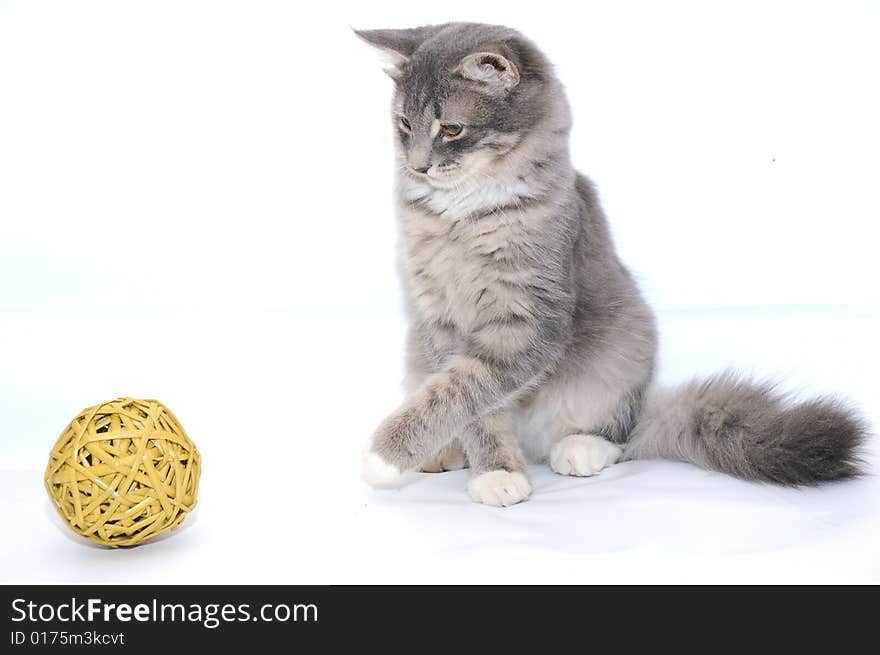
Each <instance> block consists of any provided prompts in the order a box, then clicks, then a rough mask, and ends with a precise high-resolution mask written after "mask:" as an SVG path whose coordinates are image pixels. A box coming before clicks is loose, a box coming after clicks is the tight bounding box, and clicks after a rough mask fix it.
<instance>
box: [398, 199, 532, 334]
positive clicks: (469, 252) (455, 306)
mask: <svg viewBox="0 0 880 655" xmlns="http://www.w3.org/2000/svg"><path fill="white" fill-rule="evenodd" d="M400 218H401V226H402V237H403V238H402V244H401V245H402V248H403V252H402V255H403V269H404V274H405V275H406V278H407V286H408V290H409V294H410V297H411V299H412V302H413V304H414V309H416V311H417V312H418V313H419V314H420V317H421V318H422V319H423V320H426V321H433V322H438V323H443V324H447V325H450V326H454V327H455V328H456V329H457V330H458V331H460V332H462V333H464V334H467V333H469V332H471V331H472V330H474V329H475V328H478V327H479V326H480V325H482V324H485V322H486V321H492V320H496V319H499V318H503V317H505V316H509V315H511V314H515V315H524V314H528V313H529V311H530V305H531V302H530V299H529V297H528V293H527V289H528V287H529V281H530V280H531V279H532V278H533V277H534V275H535V274H536V271H535V269H534V266H533V265H532V261H531V258H530V256H529V252H528V247H527V244H528V243H529V240H530V238H531V235H530V234H529V229H528V228H527V225H526V220H525V219H527V218H528V217H527V216H526V215H525V212H522V211H519V210H514V211H511V212H499V213H497V214H489V215H487V216H482V217H480V218H463V219H458V220H454V219H451V218H446V217H444V216H439V215H436V214H431V213H427V212H422V211H419V210H417V209H412V208H405V209H403V210H401V217H400Z"/></svg>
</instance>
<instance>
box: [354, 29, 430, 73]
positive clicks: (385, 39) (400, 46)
mask: <svg viewBox="0 0 880 655" xmlns="http://www.w3.org/2000/svg"><path fill="white" fill-rule="evenodd" d="M439 29H440V26H434V25H426V26H425V27H414V28H411V29H403V30H354V33H355V34H357V35H358V36H359V37H360V38H361V39H363V40H364V41H366V42H367V43H369V44H370V45H371V46H373V47H374V48H376V49H377V50H379V52H380V53H381V54H382V56H383V58H384V59H385V72H386V73H388V74H389V75H390V76H391V77H392V78H394V79H397V77H399V75H400V69H401V68H402V67H403V66H404V65H405V64H406V63H407V62H408V61H409V58H410V57H411V56H412V54H413V53H414V52H415V51H416V50H417V49H418V47H419V46H420V45H422V43H424V42H425V41H426V40H427V39H428V38H429V37H431V36H432V35H433V34H435V33H436V32H437V31H438V30H439Z"/></svg>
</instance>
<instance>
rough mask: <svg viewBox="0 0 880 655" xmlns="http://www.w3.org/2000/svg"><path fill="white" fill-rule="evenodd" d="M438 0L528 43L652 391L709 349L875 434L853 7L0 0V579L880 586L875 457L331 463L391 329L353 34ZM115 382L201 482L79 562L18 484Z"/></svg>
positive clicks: (390, 239) (871, 134)
mask: <svg viewBox="0 0 880 655" xmlns="http://www.w3.org/2000/svg"><path fill="white" fill-rule="evenodd" d="M446 20H477V21H485V22H501V23H505V24H508V25H511V26H513V27H517V28H519V29H521V30H522V31H524V32H525V33H526V34H527V35H529V36H530V37H532V38H533V39H534V40H535V41H536V42H537V43H538V44H540V45H541V47H543V48H544V49H545V50H546V52H547V54H548V55H549V57H550V58H551V60H553V61H554V62H555V64H556V66H557V70H558V73H559V75H560V77H561V78H562V79H563V81H564V82H565V84H566V86H567V89H568V92H569V95H570V100H571V104H572V107H573V113H574V117H575V130H574V134H573V138H572V151H573V157H574V160H575V162H576V164H577V166H578V167H579V168H580V169H581V170H582V171H584V172H586V173H587V174H589V175H590V176H591V177H592V178H593V179H594V180H595V181H596V182H597V184H598V186H599V189H600V193H601V196H602V199H603V202H604V204H605V207H606V210H607V212H608V214H609V217H610V219H611V222H612V225H613V229H614V233H615V237H616V239H617V242H618V245H619V248H620V251H621V254H622V256H623V257H624V259H625V260H626V261H627V262H628V263H629V264H630V266H631V267H632V269H633V270H634V272H636V274H637V275H638V277H639V279H640V280H641V282H642V285H643V287H644V289H645V291H646V294H647V295H648V297H649V299H650V301H651V302H652V303H653V305H654V306H655V307H656V308H657V309H658V310H659V312H660V318H661V326H662V327H663V330H664V339H663V349H662V362H663V367H662V369H661V378H662V379H663V380H664V381H670V382H672V381H677V380H681V379H684V378H686V377H687V376H689V375H691V374H694V373H700V372H706V371H711V370H714V369H717V368H719V367H722V366H725V365H728V364H733V365H736V366H739V367H742V368H745V369H746V370H750V371H754V372H755V373H757V374H760V375H775V376H779V377H781V378H783V379H784V380H786V381H787V383H788V386H790V387H795V388H801V389H804V390H805V391H807V392H815V393H825V392H839V393H842V394H844V395H846V396H848V397H850V398H851V399H852V400H853V401H855V402H856V403H858V404H860V405H861V406H862V407H863V408H864V411H865V413H866V414H867V416H868V417H869V418H870V419H871V420H872V421H873V423H872V425H876V424H877V423H876V421H877V419H878V418H880V407H878V405H877V400H876V383H875V381H874V379H873V376H872V371H876V370H877V369H878V367H880V355H878V348H877V346H876V334H877V332H878V329H880V290H878V284H877V280H878V277H880V265H878V262H877V255H876V249H877V243H878V227H877V225H878V219H880V197H878V194H877V181H878V179H880V121H878V120H877V116H880V85H878V84H877V79H878V75H880V71H878V62H880V9H878V5H877V4H876V3H874V4H872V3H868V2H835V3H821V4H820V3H801V2H791V3H781V2H760V3H749V2H731V3H696V2H695V3H677V2H665V3H647V2H646V3H632V2H602V3H598V2H585V3H574V4H573V3H570V2H556V3H555V2H542V3H540V5H539V6H536V5H535V3H532V2H529V3H526V2H522V3H518V2H511V1H509V0H508V1H505V2H495V1H492V0H485V1H483V2H480V3H474V2H456V1H451V2H444V3H442V4H441V5H437V4H436V3H427V2H426V3H414V2H384V3H363V2H359V3H356V2H352V3H343V2H336V3H333V2H325V3H318V4H310V5H308V6H306V5H303V4H302V3H292V2H284V3H281V2H278V3H268V2H247V3H245V2H239V3H225V2H204V3H199V2H180V1H177V2H156V1H154V2H150V3H128V2H80V3H61V2H57V3H55V2H52V3H49V2H8V1H6V2H4V1H2V0H0V444H2V448H0V469H2V470H4V471H5V473H3V474H2V477H0V486H2V489H3V490H4V493H3V494H2V498H3V500H2V502H3V503H4V507H3V511H4V514H7V515H10V516H12V517H13V519H14V520H13V519H10V521H9V522H8V525H14V526H16V527H15V528H14V529H12V530H11V531H10V533H9V534H8V535H6V537H5V539H4V540H3V543H2V546H0V556H2V559H0V561H2V564H0V581H3V580H7V581H11V580H15V581H20V582H56V581H57V582H62V581H68V580H76V581H85V580H94V581H107V582H113V581H118V582H125V581H137V582H149V581H153V580H163V581H169V582H173V581H179V582H189V581H192V582H197V581H202V582H212V581H213V582H223V581H237V582H290V583H296V582H310V583H321V582H359V581H372V582H386V581H387V582H392V581H394V582H418V581H434V582H442V581H459V582H464V581H468V580H473V581H489V580H492V581H505V580H509V581H581V582H589V581H599V580H602V581H611V580H627V581H636V582H639V581H656V580H689V581H707V580H725V579H726V580H733V581H737V580H744V579H751V580H756V581H760V580H787V581H792V580H794V581H798V580H869V579H872V580H878V579H880V567H878V564H877V563H876V562H875V561H874V560H876V552H877V549H878V547H880V528H878V524H880V519H878V516H880V513H878V512H877V500H878V486H877V484H876V482H875V479H874V478H868V479H867V480H864V481H861V482H856V483H853V484H850V485H837V486H834V487H829V488H823V489H819V490H808V491H791V490H779V489H772V488H767V487H760V486H755V485H747V484H745V483H741V482H737V481H733V480H729V479H727V478H724V477H723V476H715V475H713V474H708V473H705V472H700V471H696V470H695V469H692V468H691V467H687V466H685V465H680V464H671V463H654V462H639V463H633V464H626V465H622V466H619V467H614V468H613V469H611V470H609V471H607V472H606V473H603V474H602V476H600V477H598V478H595V479H592V480H564V479H561V478H558V477H555V476H551V475H549V474H548V473H546V471H543V470H540V469H535V470H534V471H533V474H534V476H535V482H536V496H535V498H534V499H533V500H532V501H530V502H529V503H527V504H526V505H523V506H522V507H518V508H513V509H510V510H506V511H501V512H499V511H496V510H492V509H489V508H483V507H475V506H471V505H470V504H469V503H468V501H467V500H466V497H465V495H464V493H463V487H464V483H465V480H466V474H465V473H463V472H460V473H454V474H448V475H444V476H431V477H429V478H427V479H425V480H423V481H421V482H420V483H419V484H417V485H414V486H413V487H410V488H407V489H404V490H402V491H400V492H392V493H390V494H389V493H385V494H381V493H376V492H372V491H368V490H366V489H365V488H364V487H363V486H362V485H361V483H360V482H359V481H358V479H357V454H358V451H359V448H360V446H361V444H362V443H363V442H364V441H365V439H366V438H367V437H368V436H369V433H370V431H371V430H372V428H373V427H374V426H375V424H376V423H377V422H378V421H379V420H380V419H381V418H382V416H383V415H384V414H385V413H387V412H388V411H390V410H391V409H392V408H393V407H394V405H395V403H396V402H397V401H398V399H399V390H398V387H397V383H398V380H399V377H400V359H401V339H402V335H403V321H402V318H401V317H400V315H399V311H398V306H399V292H398V288H397V285H396V280H395V274H394V258H393V247H394V219H393V213H392V209H391V206H392V203H391V173H392V163H391V140H390V139H391V134H390V125H389V120H388V119H387V111H388V106H389V101H390V93H391V81H390V80H389V79H388V78H386V77H385V76H384V75H383V74H382V73H381V72H380V67H379V64H378V63H377V61H376V59H375V57H374V56H373V53H372V52H370V50H369V48H367V47H366V46H365V45H364V44H362V43H361V42H359V41H358V40H357V39H356V38H354V37H353V35H352V34H351V31H350V26H354V27H365V28H369V27H393V26H414V25H419V24H424V23H429V22H444V21H446ZM119 395H132V396H138V397H157V398H159V399H161V400H163V401H164V402H165V403H167V404H168V405H169V406H170V407H171V408H172V409H173V410H174V411H175V412H176V413H177V414H178V416H179V417H180V418H181V420H182V422H183V423H184V425H185V426H186V428H187V430H188V431H189V432H190V435H191V436H192V437H193V438H194V440H195V441H196V442H197V443H198V445H199V447H200V449H201V450H202V452H203V456H204V460H205V474H204V480H203V485H202V496H201V505H200V508H199V511H198V514H197V516H195V517H193V518H194V519H195V520H192V519H188V521H187V524H185V525H187V527H186V528H185V529H183V530H181V531H180V533H179V534H177V535H174V536H173V537H172V538H169V539H166V540H163V541H160V542H158V543H155V544H152V545H148V546H144V547H142V548H139V549H135V550H132V551H124V552H106V551H102V550H98V549H93V548H90V547H88V546H84V545H81V544H80V543H79V542H77V541H75V540H73V539H66V538H65V536H64V533H63V531H62V528H61V527H60V526H59V525H58V523H57V521H55V519H54V517H53V516H52V514H51V508H50V507H49V506H48V502H47V501H46V500H45V498H44V496H43V491H42V489H41V486H40V484H41V482H40V475H41V469H42V468H43V466H44V465H45V460H46V457H47V455H48V451H49V448H50V447H51V445H52V443H53V441H54V439H55V437H56V436H57V434H58V433H60V431H61V430H62V428H63V427H64V425H65V424H66V422H67V421H68V420H69V419H70V418H72V417H73V416H74V415H75V414H76V412H77V411H78V410H80V409H81V408H83V407H85V406H88V405H93V404H95V403H96V402H99V401H101V400H105V399H109V398H113V397H115V396H119ZM872 457H873V455H870V454H869V459H870V460H871V462H872V466H873V462H874V461H875V460H874V459H872ZM872 470H873V469H872ZM658 517H661V518H658ZM663 517H667V518H663ZM713 520H714V521H715V523H712V521H713ZM871 553H873V554H874V555H873V556H871ZM844 555H845V556H844ZM507 560H510V561H511V562H514V563H515V564H516V566H515V569H513V570H515V571H516V574H511V573H509V571H508V569H507V568H505V567H502V566H500V565H499V566H498V567H494V566H486V565H485V562H495V561H499V562H500V561H507Z"/></svg>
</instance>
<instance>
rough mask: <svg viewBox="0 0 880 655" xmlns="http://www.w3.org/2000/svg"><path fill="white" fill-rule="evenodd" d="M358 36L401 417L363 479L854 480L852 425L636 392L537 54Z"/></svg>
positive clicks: (507, 44) (493, 33) (795, 407)
mask: <svg viewBox="0 0 880 655" xmlns="http://www.w3.org/2000/svg"><path fill="white" fill-rule="evenodd" d="M357 34H358V35H359V36H360V37H361V38H362V39H364V40H365V41H367V42H368V43H370V44H371V45H373V46H375V47H377V48H379V49H381V50H382V51H383V52H384V53H385V54H386V55H388V57H389V58H390V60H391V68H390V69H389V70H388V72H389V74H390V75H391V76H392V77H393V79H394V80H395V87H396V89H395V94H394V102H393V111H392V121H393V129H394V131H395V134H396V137H395V143H396V148H395V151H396V158H397V163H398V175H397V185H396V186H397V188H396V194H397V200H398V212H399V226H400V255H401V272H402V279H403V285H404V289H405V294H406V298H407V308H408V315H409V335H408V344H407V353H406V367H407V378H406V389H407V398H406V401H405V402H404V404H403V405H402V406H401V407H400V408H399V409H398V410H397V411H395V412H394V413H393V414H391V416H389V417H388V418H387V419H385V421H384V422H383V423H382V424H381V425H380V426H379V428H378V429H377V431H376V432H375V434H374V435H373V438H372V440H371V442H370V444H369V446H368V449H367V451H366V453H365V455H364V474H365V477H366V479H367V480H368V481H369V482H370V483H372V484H374V485H377V486H384V485H393V484H395V483H396V482H398V481H399V479H400V476H401V475H402V474H403V473H404V472H405V471H408V470H414V469H418V468H421V469H422V470H425V471H442V470H449V469H453V468H461V467H464V466H467V465H470V467H471V469H472V471H473V473H472V477H471V479H470V482H469V484H468V491H469V493H470V495H471V497H472V498H473V500H475V501H477V502H481V503H487V504H489V505H497V506H507V505H512V504H514V503H518V502H520V501H523V500H525V499H526V498H528V496H529V494H530V493H531V485H530V482H529V479H528V469H527V467H526V462H527V461H536V462H548V463H549V465H550V467H551V468H552V469H553V470H554V471H556V472H557V473H560V474H563V475H576V476H586V475H595V474H596V473H599V471H601V470H602V469H603V468H604V467H606V466H609V465H611V464H614V463H615V462H617V461H620V460H621V459H633V458H671V459H678V460H684V461H687V462H692V463H694V464H696V465H698V466H702V467H705V468H708V469H712V470H716V471H721V472H724V473H729V474H732V475H736V476H739V477H742V478H745V479H747V480H760V481H767V482H774V483H780V484H788V485H800V484H812V483H817V482H822V481H826V480H840V479H845V478H849V477H852V476H854V475H856V474H857V473H858V460H857V455H856V451H857V449H858V447H859V445H860V443H861V441H862V439H863V437H864V434H865V428H864V426H863V423H862V421H861V419H860V418H859V417H858V416H857V415H856V414H855V413H853V412H852V411H851V410H849V409H848V408H847V407H845V406H844V405H843V404H841V403H840V402H838V401H836V400H833V399H818V400H812V401H809V402H804V403H796V402H794V401H791V400H789V399H788V398H786V397H785V396H784V395H782V394H779V393H777V392H775V391H774V390H773V388H772V387H771V386H769V385H766V384H758V383H754V382H751V381H749V380H746V379H743V378H742V377H740V376H738V375H737V374H735V373H730V372H728V373H722V374H719V375H717V376H715V377H712V378H710V379H707V380H703V381H695V382H692V383H690V384H688V385H685V386H684V387H682V388H679V389H674V390H664V389H656V388H654V387H652V384H651V381H652V376H653V372H654V363H655V357H656V351H657V336H656V329H655V322H654V317H653V314H652V312H651V309H650V308H649V307H648V305H647V304H646V303H645V301H644V299H643V298H642V296H641V294H640V292H639V289H638V287H637V285H636V283H635V281H634V280H633V278H632V276H631V275H630V273H629V272H628V271H627V269H626V268H625V267H624V265H623V264H622V263H621V262H620V260H619V259H618V257H617V254H616V252H615V248H614V244H613V243H612V240H611V236H610V233H609V230H608V226H607V223H606V219H605V216H604V214H603V212H602V209H601V207H600V206H599V203H598V201H597V197H596V193H595V191H594V189H593V186H592V184H591V183H590V181H589V180H587V179H586V178H585V177H584V176H583V175H580V174H578V173H577V172H576V171H575V170H574V169H573V168H572V165H571V162H570V159H569V150H568V139H569V132H570V129H571V116H570V113H569V107H568V103H567V101H566V98H565V94H564V91H563V88H562V85H561V84H560V82H559V81H558V80H557V78H556V77H555V75H554V73H553V69H552V67H551V66H550V64H549V63H548V61H547V60H546V59H545V57H544V55H543V54H542V53H541V51H540V50H538V48H537V47H535V45H534V44H532V43H531V42H530V41H529V40H527V39H526V38H524V37H523V36H522V35H521V34H520V33H518V32H516V31H515V30H512V29H509V28H506V27H500V26H492V25H480V24H466V23H449V24H445V25H434V26H426V27H419V28H415V29H400V30H368V31H359V32H357Z"/></svg>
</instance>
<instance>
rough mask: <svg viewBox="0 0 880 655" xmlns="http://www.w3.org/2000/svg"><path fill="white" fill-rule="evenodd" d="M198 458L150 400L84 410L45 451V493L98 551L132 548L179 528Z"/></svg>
mask: <svg viewBox="0 0 880 655" xmlns="http://www.w3.org/2000/svg"><path fill="white" fill-rule="evenodd" d="M200 471H201V467H200V458H199V451H198V450H196V446H195V444H194V443H193V442H192V441H190V439H189V437H188V436H186V432H184V430H183V427H182V426H181V425H180V423H179V422H178V421H177V418H176V417H175V416H174V414H172V413H171V411H170V410H169V409H168V408H167V407H165V406H164V405H163V404H162V403H160V402H158V401H156V400H135V399H133V398H117V399H116V400H111V401H109V402H106V403H102V404H101V405H97V406H96V407H89V408H88V409H84V410H83V411H81V412H80V413H79V415H78V416H77V417H76V418H75V419H73V420H72V421H71V422H70V425H68V426H67V427H66V428H65V430H64V432H62V433H61V436H60V437H59V438H58V441H57V442H56V443H55V447H54V448H53V449H52V454H51V456H50V457H49V466H48V467H47V468H46V490H47V491H48V492H49V496H50V497H51V499H52V503H53V504H54V505H55V507H56V508H57V509H58V513H59V514H61V517H62V518H63V519H64V521H65V522H66V523H67V525H69V526H70V527H71V529H73V530H74V531H75V532H77V533H79V534H81V535H83V536H84V537H88V538H89V539H91V540H92V541H94V542H97V543H99V544H103V545H105V546H114V547H115V546H136V545H138V544H141V543H144V542H145V541H147V540H149V539H152V538H153V537H155V536H156V535H158V534H161V533H162V532H165V531H166V530H169V529H171V528H175V527H177V526H178V525H180V523H181V521H183V519H184V518H185V517H186V515H187V513H188V512H190V511H191V510H192V509H193V507H195V504H196V494H197V492H198V486H199V474H200Z"/></svg>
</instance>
